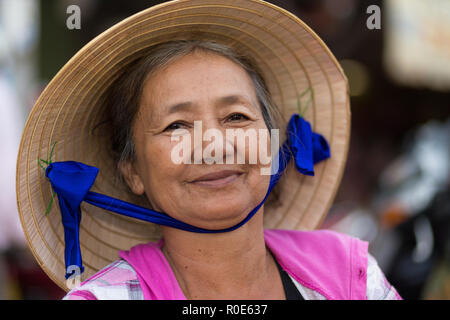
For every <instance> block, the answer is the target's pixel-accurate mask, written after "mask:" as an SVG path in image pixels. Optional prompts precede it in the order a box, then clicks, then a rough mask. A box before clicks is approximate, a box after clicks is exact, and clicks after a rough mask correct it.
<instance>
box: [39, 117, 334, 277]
mask: <svg viewBox="0 0 450 320" xmlns="http://www.w3.org/2000/svg"><path fill="white" fill-rule="evenodd" d="M329 157H330V149H329V146H328V143H327V141H326V140H325V138H324V137H323V136H321V135H320V134H318V133H315V132H312V130H311V125H310V124H309V122H308V121H306V120H305V119H304V118H302V117H301V116H299V115H298V114H294V115H293V116H292V117H291V119H290V120H289V123H288V126H287V139H286V141H285V142H284V143H283V145H282V146H281V148H280V150H279V152H278V163H279V166H278V170H277V172H275V173H273V174H272V175H271V178H270V184H269V189H268V191H267V193H266V195H265V197H264V199H263V200H262V201H261V203H260V204H259V205H258V206H257V207H255V208H254V209H253V210H252V211H251V212H250V213H249V214H248V215H247V217H246V218H245V219H244V220H242V221H241V222H239V223H238V224H236V225H235V226H232V227H229V228H226V229H221V230H210V229H203V228H198V227H195V226H192V225H190V224H187V223H185V222H182V221H180V220H177V219H174V218H172V217H170V216H169V215H167V214H166V213H163V212H158V211H154V210H151V209H148V208H144V207H141V206H137V205H134V204H132V203H129V202H125V201H122V200H119V199H115V198H112V197H109V196H107V195H104V194H100V193H97V192H93V191H89V190H90V189H91V187H92V185H93V184H94V182H95V179H96V177H97V175H98V172H99V169H98V168H96V167H92V166H89V165H86V164H84V163H81V162H75V161H62V162H51V161H49V164H48V166H47V168H46V169H45V176H46V177H47V178H48V179H49V180H50V183H51V186H52V188H53V191H54V192H55V193H56V194H57V196H58V202H59V207H60V210H61V216H62V224H63V227H64V241H65V251H64V258H65V264H66V270H67V271H66V279H67V278H69V277H70V276H71V275H72V274H73V273H74V272H75V271H73V270H74V268H73V267H71V268H69V267H70V266H74V265H75V266H78V268H79V270H80V273H82V272H83V271H84V267H83V263H82V258H81V250H80V243H79V230H80V221H81V209H80V204H81V202H83V201H85V202H87V203H90V204H92V205H94V206H97V207H100V208H103V209H106V210H109V211H112V212H115V213H118V214H121V215H125V216H128V217H132V218H136V219H139V220H144V221H148V222H152V223H156V224H161V225H165V226H169V227H173V228H177V229H181V230H186V231H190V232H197V233H220V232H228V231H232V230H235V229H237V228H239V227H240V226H242V225H243V224H245V223H246V222H247V221H248V220H250V219H251V218H252V217H253V215H254V214H255V213H256V212H257V211H258V210H259V208H260V207H261V206H262V205H263V203H264V202H265V201H266V199H267V197H268V196H269V194H270V192H271V191H272V189H273V188H274V187H275V185H276V184H277V182H278V180H279V179H280V177H281V175H282V173H283V172H284V170H285V169H286V166H287V165H288V163H289V162H290V160H291V158H294V162H295V167H296V169H297V170H298V171H299V172H300V173H302V174H305V175H309V176H313V175H314V168H313V166H314V164H316V163H318V162H320V161H322V160H324V159H327V158H329ZM69 270H72V271H71V272H70V271H69Z"/></svg>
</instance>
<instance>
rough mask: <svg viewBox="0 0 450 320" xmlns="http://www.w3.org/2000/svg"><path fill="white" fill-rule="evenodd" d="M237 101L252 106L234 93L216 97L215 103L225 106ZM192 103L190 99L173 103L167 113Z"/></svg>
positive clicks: (186, 108)
mask: <svg viewBox="0 0 450 320" xmlns="http://www.w3.org/2000/svg"><path fill="white" fill-rule="evenodd" d="M238 102H240V103H243V104H244V105H247V106H249V107H253V105H252V104H251V103H250V102H249V101H248V100H247V99H246V98H245V97H244V96H242V95H236V94H233V95H228V96H225V97H221V98H218V99H217V100H216V103H215V104H216V106H227V105H232V104H235V103H238ZM193 104H194V103H193V102H192V101H186V102H181V103H177V104H174V105H172V106H169V107H168V111H167V113H168V114H172V113H176V112H179V111H184V110H188V109H190V108H191V107H192V106H193Z"/></svg>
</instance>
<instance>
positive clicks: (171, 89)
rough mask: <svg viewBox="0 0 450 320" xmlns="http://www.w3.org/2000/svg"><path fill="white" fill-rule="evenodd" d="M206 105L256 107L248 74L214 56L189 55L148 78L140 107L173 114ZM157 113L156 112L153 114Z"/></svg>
mask: <svg viewBox="0 0 450 320" xmlns="http://www.w3.org/2000/svg"><path fill="white" fill-rule="evenodd" d="M205 101H208V102H209V103H214V104H215V105H217V106H223V105H227V104H231V103H244V104H245V103H247V104H249V105H254V104H255V103H256V93H255V88H254V85H253V81H252V80H251V78H250V76H249V75H248V73H247V72H246V71H245V70H244V69H243V68H242V67H241V66H239V65H238V64H236V63H234V62H233V61H231V60H229V59H228V58H225V57H222V56H220V55H217V54H204V53H202V54H201V55H198V54H189V55H186V56H183V57H181V58H179V59H177V60H176V61H174V62H172V63H170V64H169V65H167V66H166V67H165V68H163V69H161V70H159V71H158V72H156V73H155V74H153V75H152V76H150V77H149V78H148V79H147V81H146V82H145V84H144V88H143V93H142V101H141V102H142V105H145V106H147V107H149V106H151V107H152V108H156V109H160V110H159V111H160V112H164V113H173V112H176V111H180V110H186V109H189V108H190V107H193V106H195V105H196V104H200V103H202V102H205ZM155 111H156V110H155Z"/></svg>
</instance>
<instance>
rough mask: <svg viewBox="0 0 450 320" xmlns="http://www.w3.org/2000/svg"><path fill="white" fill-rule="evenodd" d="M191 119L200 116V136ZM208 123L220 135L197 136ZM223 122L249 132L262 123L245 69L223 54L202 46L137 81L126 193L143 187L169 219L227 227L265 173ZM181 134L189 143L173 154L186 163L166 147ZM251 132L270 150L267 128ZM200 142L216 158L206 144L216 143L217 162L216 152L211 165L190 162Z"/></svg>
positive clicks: (253, 197)
mask: <svg viewBox="0 0 450 320" xmlns="http://www.w3.org/2000/svg"><path fill="white" fill-rule="evenodd" d="M194 121H201V130H202V131H201V132H200V136H199V135H198V132H199V131H196V138H195V137H194V136H195V135H194ZM199 124H200V122H196V127H195V128H196V130H198V129H199V128H200V127H199V126H198V125H199ZM176 129H185V130H184V131H183V132H181V133H180V132H179V131H180V130H176ZM208 129H216V130H218V131H216V132H219V133H221V134H222V137H223V140H222V139H217V141H215V139H214V138H213V139H211V141H205V140H206V139H205V137H203V134H204V133H205V132H206V131H207V130H208ZM227 129H242V130H244V132H247V131H248V130H249V129H251V130H250V131H254V132H256V133H258V129H267V127H266V125H265V122H264V120H263V117H262V113H261V109H260V107H259V104H258V102H257V98H256V93H255V89H254V85H253V82H252V80H251V78H250V77H249V76H248V74H247V73H246V71H245V70H244V69H243V68H241V67H240V66H239V65H237V64H235V63H234V62H232V61H231V60H229V59H227V58H225V57H222V56H220V55H216V54H212V53H207V52H203V51H200V52H195V53H191V54H189V55H186V56H184V57H182V58H179V59H177V60H175V61H174V62H172V63H170V64H169V65H167V66H166V67H165V68H163V69H161V70H159V71H157V72H156V73H154V74H152V75H151V76H150V77H149V78H147V80H146V82H145V83H144V89H143V93H142V99H141V104H140V109H139V112H138V114H137V117H136V121H135V124H134V127H133V136H134V143H135V150H136V160H135V161H134V163H128V164H125V165H124V166H122V167H121V169H122V172H123V173H124V176H125V178H126V180H127V183H128V184H129V186H130V187H131V189H132V191H133V192H134V193H136V194H143V193H144V192H145V194H146V195H147V198H148V199H149V201H150V203H151V205H152V207H153V209H154V210H157V211H162V212H166V213H167V214H169V215H170V216H172V217H173V218H176V219H179V220H181V221H184V222H186V223H189V224H192V225H195V226H197V227H201V228H208V229H221V228H227V227H230V226H233V225H234V224H236V223H238V222H240V221H241V220H242V219H243V218H245V216H246V215H247V214H248V213H249V212H250V211H251V210H252V209H253V208H254V207H255V206H256V205H258V204H259V202H261V201H262V199H263V198H264V196H265V194H266V192H267V189H268V186H269V181H270V176H268V175H262V174H261V170H260V169H261V168H262V167H263V165H262V164H261V163H260V161H257V162H256V164H255V162H254V161H253V162H251V161H249V157H250V156H251V154H252V153H255V152H256V153H257V154H258V148H257V149H255V148H250V143H248V140H247V141H246V142H247V143H246V144H245V146H244V147H240V146H239V144H238V143H237V139H236V140H235V141H234V147H232V148H231V146H232V144H231V143H230V142H231V141H230V139H228V140H227V138H226V130H227ZM175 136H176V137H177V139H174V137H175ZM199 137H200V139H201V140H200V142H198V141H199V140H198V139H199ZM183 139H186V140H184V141H189V142H190V148H189V150H188V152H184V151H183V152H181V153H176V154H178V155H182V156H183V157H184V160H185V161H184V162H186V160H187V159H189V160H191V163H190V164H189V163H181V164H180V163H179V161H176V160H175V159H174V152H173V150H174V148H175V147H176V146H177V145H178V147H180V143H181V141H183ZM194 139H197V140H196V141H197V144H196V142H195V141H194ZM257 139H258V140H257V141H258V143H266V147H267V148H268V150H270V147H268V145H269V144H270V136H269V135H267V138H264V139H263V138H261V137H260V136H259V135H258V136H257ZM259 139H263V140H264V141H259ZM233 140H234V139H233ZM258 145H259V144H258ZM184 146H185V147H186V146H188V145H184ZM208 146H209V148H210V149H209V151H210V155H212V156H217V155H219V157H220V152H218V153H217V154H216V151H211V150H222V154H223V161H222V164H219V163H217V162H219V161H217V159H218V158H217V157H216V158H215V159H216V163H213V164H207V163H205V158H203V161H201V160H202V159H200V162H201V163H200V164H196V163H194V160H195V159H194V157H195V154H196V155H197V156H198V155H199V154H200V157H201V155H202V153H199V150H200V152H202V151H203V152H205V150H206V149H208ZM241 146H242V144H241ZM214 148H216V149H214ZM238 154H240V155H241V156H244V157H245V163H244V164H239V163H237V155H238ZM233 155H234V158H233V159H232V160H234V161H231V162H232V163H229V162H228V163H227V161H226V158H227V157H228V161H230V159H231V157H232V156H233ZM258 160H259V158H258ZM197 161H198V158H197ZM249 162H251V163H249ZM265 167H267V166H265Z"/></svg>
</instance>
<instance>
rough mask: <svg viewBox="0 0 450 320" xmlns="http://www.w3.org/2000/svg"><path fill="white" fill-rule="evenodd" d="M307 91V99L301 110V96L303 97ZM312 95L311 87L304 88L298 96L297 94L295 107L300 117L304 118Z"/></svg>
mask: <svg viewBox="0 0 450 320" xmlns="http://www.w3.org/2000/svg"><path fill="white" fill-rule="evenodd" d="M308 92H310V95H309V99H308V101H306V105H305V107H304V108H303V111H302V102H301V98H303V96H304V95H305V94H307V93H308ZM313 95H314V89H312V88H311V87H308V88H306V90H305V91H303V92H302V93H301V94H300V96H299V95H298V94H297V109H298V114H299V115H300V117H302V118H305V113H306V110H308V107H309V106H310V105H311V102H312V97H313Z"/></svg>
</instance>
